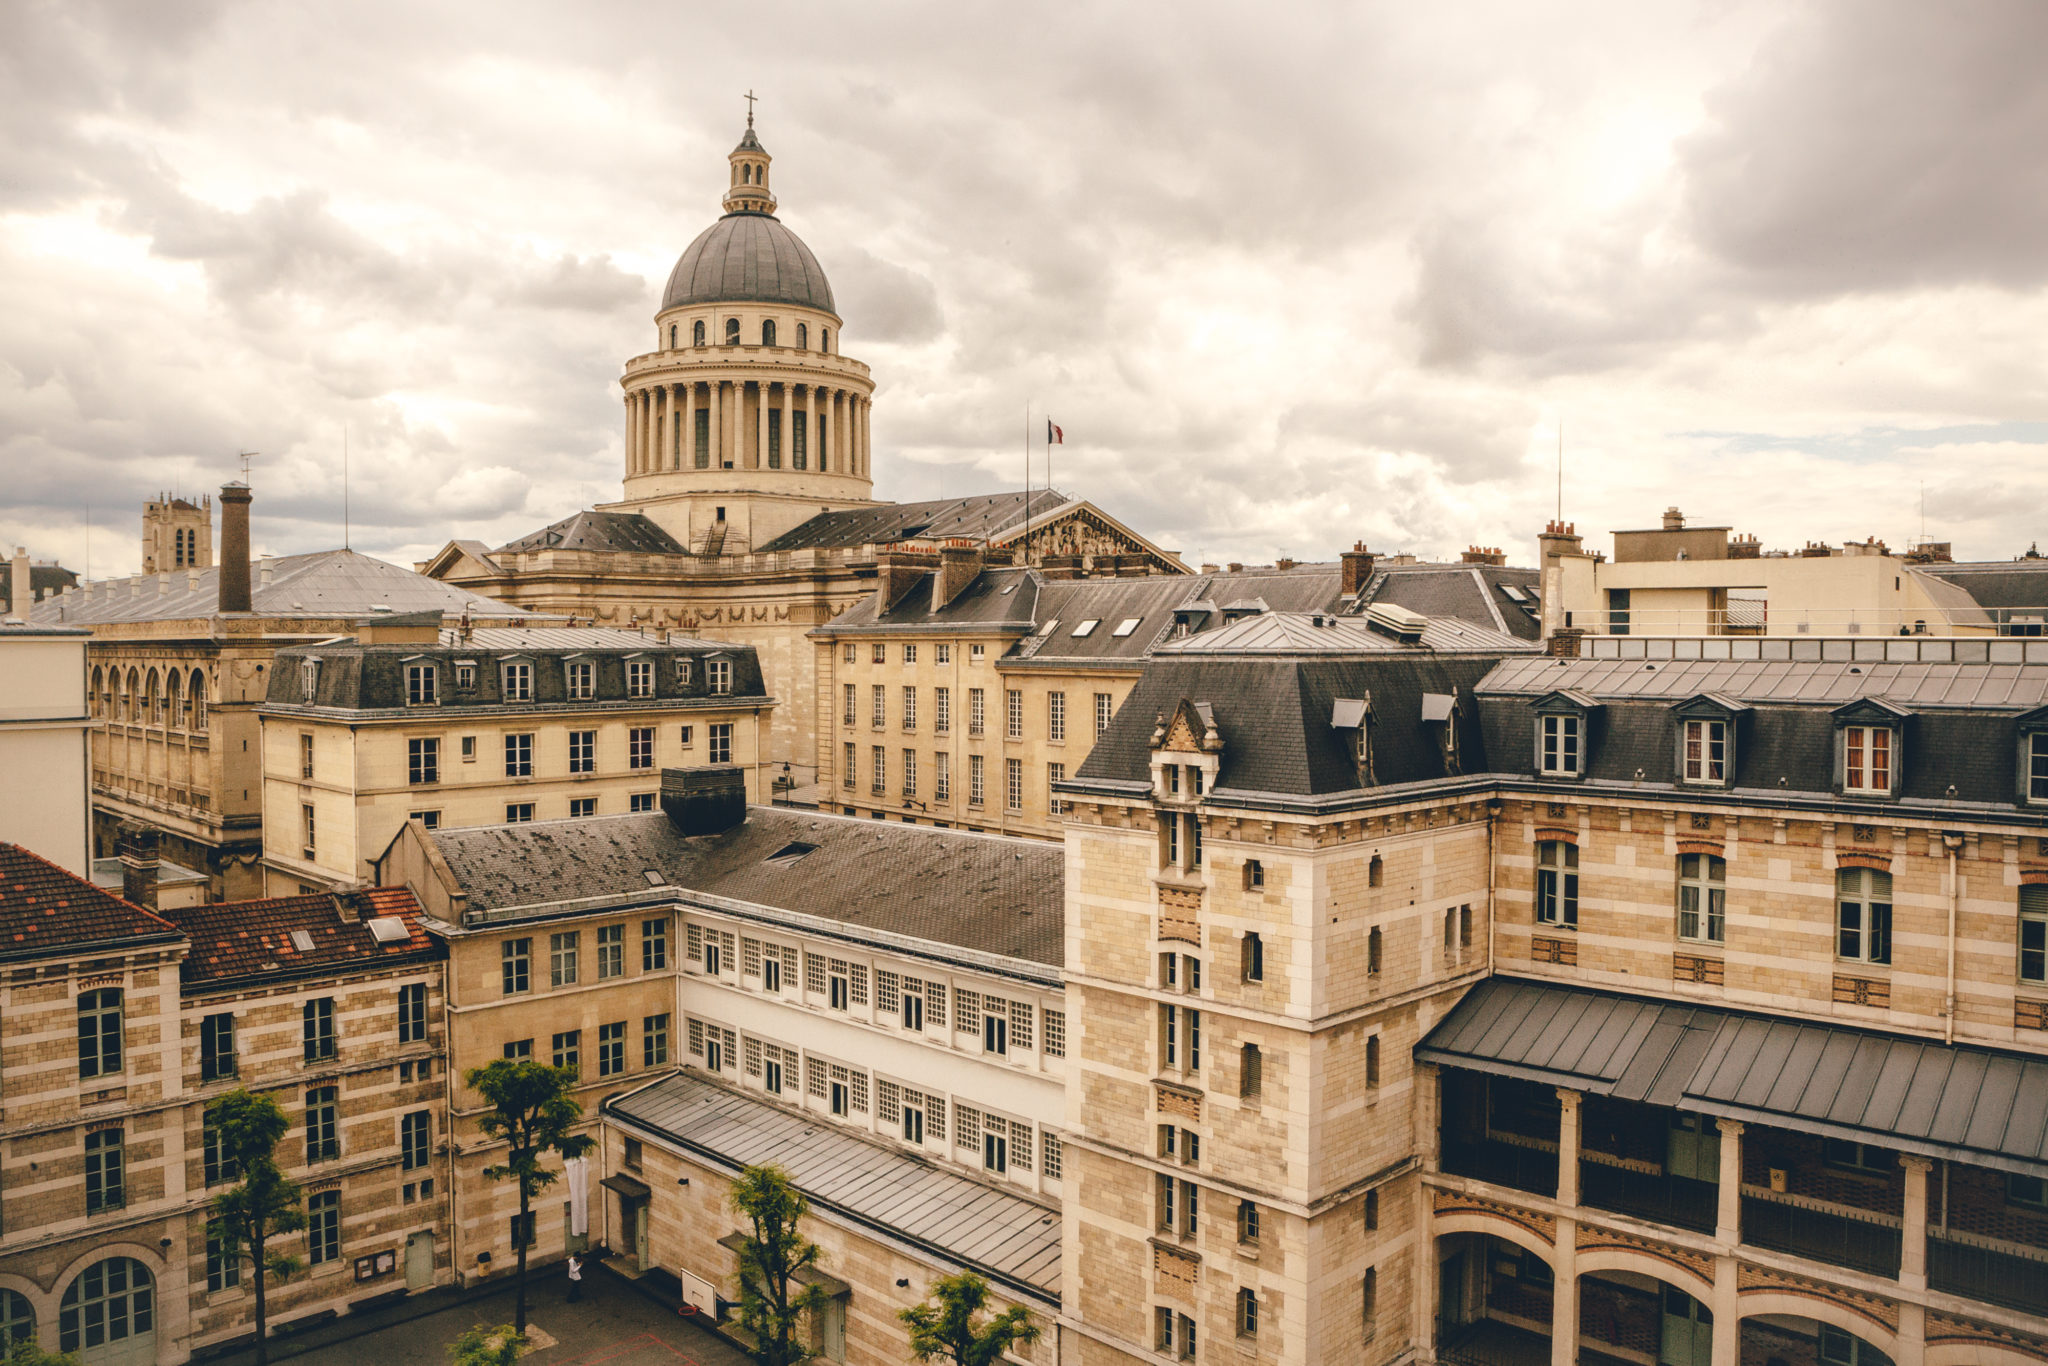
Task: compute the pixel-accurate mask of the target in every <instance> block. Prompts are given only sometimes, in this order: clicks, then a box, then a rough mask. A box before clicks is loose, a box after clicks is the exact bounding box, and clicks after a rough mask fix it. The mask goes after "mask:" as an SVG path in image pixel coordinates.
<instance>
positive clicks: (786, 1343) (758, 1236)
mask: <svg viewBox="0 0 2048 1366" xmlns="http://www.w3.org/2000/svg"><path fill="white" fill-rule="evenodd" d="M732 1205H733V1208H734V1209H735V1210H737V1211H738V1212H739V1214H740V1215H741V1216H742V1217H743V1218H744V1219H746V1221H747V1223H748V1225H749V1227H750V1230H751V1231H750V1232H749V1233H748V1235H747V1240H746V1242H745V1243H743V1244H742V1245H741V1246H740V1314H739V1321H740V1327H741V1328H743V1329H745V1330H746V1332H747V1334H748V1336H749V1337H751V1338H752V1339H753V1342H754V1346H753V1350H752V1351H751V1352H749V1353H748V1355H750V1356H752V1357H753V1358H754V1360H755V1361H756V1362H757V1363H759V1366H800V1363H802V1362H803V1361H805V1360H807V1359H808V1358H809V1357H810V1355H811V1351H810V1348H809V1347H808V1346H806V1345H805V1344H804V1341H803V1339H802V1337H801V1336H800V1335H799V1329H800V1327H801V1325H802V1323H803V1320H804V1318H805V1316H806V1315H809V1316H812V1317H813V1320H814V1321H815V1316H816V1315H817V1314H818V1313H819V1312H820V1311H821V1310H823V1309H824V1307H825V1288H824V1287H823V1286H822V1285H819V1284H817V1283H816V1282H815V1281H813V1282H810V1283H808V1284H806V1283H804V1280H803V1278H802V1277H801V1273H803V1272H806V1271H809V1270H810V1269H811V1268H813V1267H815V1266H816V1265H817V1264H818V1256H819V1252H818V1245H817V1244H816V1243H814V1242H812V1241H810V1240H809V1239H808V1238H806V1237H804V1236H803V1234H802V1233H801V1232H799V1231H798V1228H797V1225H798V1224H800V1223H801V1222H802V1221H803V1217H804V1215H805V1214H806V1213H807V1212H809V1210H810V1203H809V1202H808V1201H806V1200H805V1199H804V1197H803V1196H802V1195H801V1194H800V1193H799V1192H798V1191H797V1188H796V1187H795V1186H794V1185H792V1184H791V1183H790V1179H789V1176H788V1175H787V1174H786V1173H785V1172H784V1171H783V1170H782V1169H781V1168H780V1167H774V1166H763V1167H748V1168H746V1169H745V1170H743V1171H742V1172H741V1173H740V1175H739V1179H738V1180H737V1181H735V1182H733V1186H732Z"/></svg>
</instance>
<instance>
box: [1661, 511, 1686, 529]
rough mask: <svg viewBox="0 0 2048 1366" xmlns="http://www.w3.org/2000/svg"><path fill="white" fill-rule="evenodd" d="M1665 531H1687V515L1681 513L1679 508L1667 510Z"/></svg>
mask: <svg viewBox="0 0 2048 1366" xmlns="http://www.w3.org/2000/svg"><path fill="white" fill-rule="evenodd" d="M1664 529H1665V530H1666V531H1683V530H1685V514H1684V513H1682V512H1680V511H1679V510H1678V509H1677V508H1665V509H1664Z"/></svg>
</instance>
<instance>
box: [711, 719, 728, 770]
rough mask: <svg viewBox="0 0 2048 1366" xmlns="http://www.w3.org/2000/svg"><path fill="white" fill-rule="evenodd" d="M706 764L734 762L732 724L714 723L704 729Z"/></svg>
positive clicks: (725, 722) (724, 722) (726, 722)
mask: <svg viewBox="0 0 2048 1366" xmlns="http://www.w3.org/2000/svg"><path fill="white" fill-rule="evenodd" d="M704 743H705V751H704V762H705V763H707V764H729V763H731V762H732V722H730V721H714V722H712V723H711V724H710V725H708V726H706V727H704Z"/></svg>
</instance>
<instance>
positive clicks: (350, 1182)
mask: <svg viewBox="0 0 2048 1366" xmlns="http://www.w3.org/2000/svg"><path fill="white" fill-rule="evenodd" d="M154 834H155V832H154V831H151V830H148V829H146V828H141V827H135V828H131V829H130V830H129V831H128V832H127V843H126V845H125V846H124V851H123V852H124V857H125V858H126V860H127V861H128V863H129V865H130V867H129V871H130V874H131V876H130V881H129V890H130V892H131V893H132V894H133V895H134V896H135V897H136V898H138V899H139V900H129V899H123V898H120V897H115V896H113V895H111V894H109V893H106V892H102V891H99V890H98V889H96V888H94V887H93V886H92V885H91V884H90V883H88V882H84V881H82V880H79V879H76V878H72V877H70V876H69V875H67V874H65V873H63V872H62V871H61V870H59V869H56V868H55V867H54V866H52V865H49V864H47V863H45V862H43V861H42V860H39V859H37V858H36V857H35V856H33V855H31V854H28V853H27V852H25V851H22V850H20V849H19V848H17V847H15V846H11V845H0V918H4V922H5V925H6V929H7V932H8V934H7V938H8V940H9V943H10V949H9V950H8V951H7V953H6V954H5V960H6V967H5V974H6V975H5V977H4V978H0V1105H4V1109H0V1336H6V1337H9V1338H12V1339H23V1338H29V1337H33V1338H35V1339H36V1340H37V1341H38V1342H39V1343H40V1344H41V1345H42V1346H43V1347H45V1348H46V1349H48V1350H52V1351H65V1352H78V1353H79V1354H80V1356H81V1358H82V1359H83V1360H84V1361H86V1362H89V1363H93V1366H101V1364H102V1363H157V1362H162V1363H175V1362H179V1361H183V1360H185V1359H186V1358H187V1357H188V1356H190V1355H191V1354H192V1353H194V1352H196V1351H201V1350H204V1349H207V1348H211V1347H219V1346H222V1345H225V1344H228V1343H231V1342H234V1341H237V1340H240V1339H242V1338H244V1337H246V1336H247V1335H248V1334H249V1333H250V1332H251V1331H252V1317H251V1316H252V1312H253V1310H252V1304H251V1298H250V1292H249V1286H248V1282H247V1268H246V1266H245V1265H239V1264H237V1263H236V1262H235V1261H234V1260H233V1259H232V1258H230V1257H228V1256H227V1255H225V1253H224V1252H223V1250H222V1247H221V1245H220V1243H219V1240H218V1239H217V1238H216V1237H214V1236H213V1230H212V1228H211V1226H210V1219H209V1214H210V1202H211V1200H212V1199H213V1197H214V1196H215V1195H217V1194H218V1193H219V1192H220V1191H221V1190H222V1189H223V1188H224V1187H225V1186H226V1185H228V1184H230V1183H231V1181H232V1179H233V1176H232V1173H231V1172H228V1171H225V1170H223V1167H222V1164H221V1162H220V1161H219V1155H218V1153H217V1152H216V1151H215V1150H214V1148H213V1145H212V1144H211V1142H210V1141H209V1135H208V1132H207V1125H206V1122H205V1107H206V1105H207V1104H208V1103H209V1102H210V1101H211V1100H212V1099H214V1098H215V1097H216V1096H218V1095H220V1094H221V1093H222V1092H225V1091H227V1090H231V1089H233V1088H235V1087H238V1086H246V1087H248V1088H250V1089H251V1090H255V1091H258V1092H263V1093H267V1094H271V1095H273V1096H275V1097H276V1098H277V1100H278V1101H279V1103H280V1104H281V1105H282V1106H283V1108H284V1110H285V1113H286V1114H287V1115H288V1116H290V1118H291V1120H292V1127H291V1129H290V1131H289V1132H288V1133H287V1134H286V1136H285V1139H284V1141H283V1143H282V1144H281V1146H280V1149H279V1154H280V1159H281V1163H282V1165H283V1166H284V1168H285V1170H286V1171H287V1173H288V1174H289V1175H290V1176H291V1177H292V1178H293V1179H294V1180H297V1181H298V1182H300V1183H301V1185H302V1186H303V1188H304V1190H305V1193H306V1213H307V1217H308V1226H307V1229H306V1231H305V1232H304V1233H303V1234H299V1235H291V1236H289V1237H288V1238H286V1239H284V1240H281V1245H288V1246H289V1250H290V1251H291V1252H292V1253H293V1255H295V1256H297V1257H299V1258H300V1259H301V1261H302V1262H304V1263H305V1272H304V1274H303V1275H300V1276H295V1277H293V1278H291V1279H289V1280H286V1281H277V1280H273V1281H272V1282H271V1284H270V1286H269V1295H268V1301H269V1304H268V1308H269V1314H270V1318H271V1322H272V1324H273V1325H278V1326H282V1327H283V1330H284V1331H287V1332H288V1331H290V1326H291V1325H294V1324H297V1325H303V1324H305V1323H309V1322H318V1321H319V1320H321V1319H323V1318H327V1317H332V1316H333V1315H334V1314H336V1313H339V1312H345V1311H347V1310H348V1309H349V1308H351V1307H354V1306H359V1305H361V1304H364V1303H367V1302H380V1301H381V1300H382V1299H383V1298H384V1297H387V1296H390V1295H393V1294H400V1295H402V1294H405V1293H408V1292H409V1291H411V1290H417V1289H421V1288H425V1287H427V1286H431V1285H434V1284H437V1283H440V1282H442V1281H445V1280H446V1279H447V1278H448V1275H449V1265H448V1261H447V1255H446V1251H445V1248H446V1235H445V1231H444V1225H445V1220H444V1210H445V1208H446V1194H447V1183H446V1176H445V1172H444V1170H443V1165H442V1164H443V1162H444V1157H443V1155H442V1154H441V1153H440V1150H439V1145H440V1143H441V1142H442V1140H443V1137H444V1135H445V1131H446V1123H445V1118H444V1117H445V1113H446V1104H445V1098H444V1090H443V1088H444V1087H445V1085H446V1077H445V1072H446V1064H445V1060H446V1054H445V1050H444V1049H443V1047H442V1031H441V1028H440V1023H439V1022H440V1018H441V1017H440V1008H441V1003H440V982H441V971H440V961H439V946H438V945H436V944H435V943H433V942H432V941H431V940H429V939H428V938H427V937H426V935H425V934H424V932H423V931H422V929H421V928H420V921H419V917H418V914H417V911H416V908H415V907H414V905H413V903H412V899H411V897H410V896H408V895H407V894H406V893H405V892H403V891H377V892H372V893H362V894H355V895H352V896H348V897H340V898H336V897H329V896H318V897H305V898H293V899H287V900H280V901H259V902H243V903H214V904H211V905H204V906H187V907H181V908H177V909H167V910H166V911H165V912H164V913H163V914H161V915H159V914H155V913H152V912H151V911H149V910H148V909H147V908H146V906H145V905H143V904H139V903H140V902H146V901H147V899H148V895H147V892H148V885H149V884H148V872H149V865H150V863H151V862H152V860H153V858H154V840H153V836H154ZM52 906H55V907H57V908H59V909H58V910H57V911H55V912H54V913H53V912H52V911H51V910H50V908H51V907H52Z"/></svg>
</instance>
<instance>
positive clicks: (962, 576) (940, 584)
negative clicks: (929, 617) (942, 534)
mask: <svg viewBox="0 0 2048 1366" xmlns="http://www.w3.org/2000/svg"><path fill="white" fill-rule="evenodd" d="M981 565H982V555H981V542H979V541H948V542H946V543H945V544H944V545H942V546H940V547H939V577H938V581H937V582H936V583H935V584H934V585H933V586H932V610H933V611H935V612H936V611H938V610H939V609H940V608H942V607H947V606H950V605H951V604H952V602H953V599H955V598H957V597H959V596H960V595H961V594H962V593H964V592H966V591H967V585H969V584H971V583H973V582H974V580H975V579H976V578H977V577H979V576H980V574H981Z"/></svg>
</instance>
